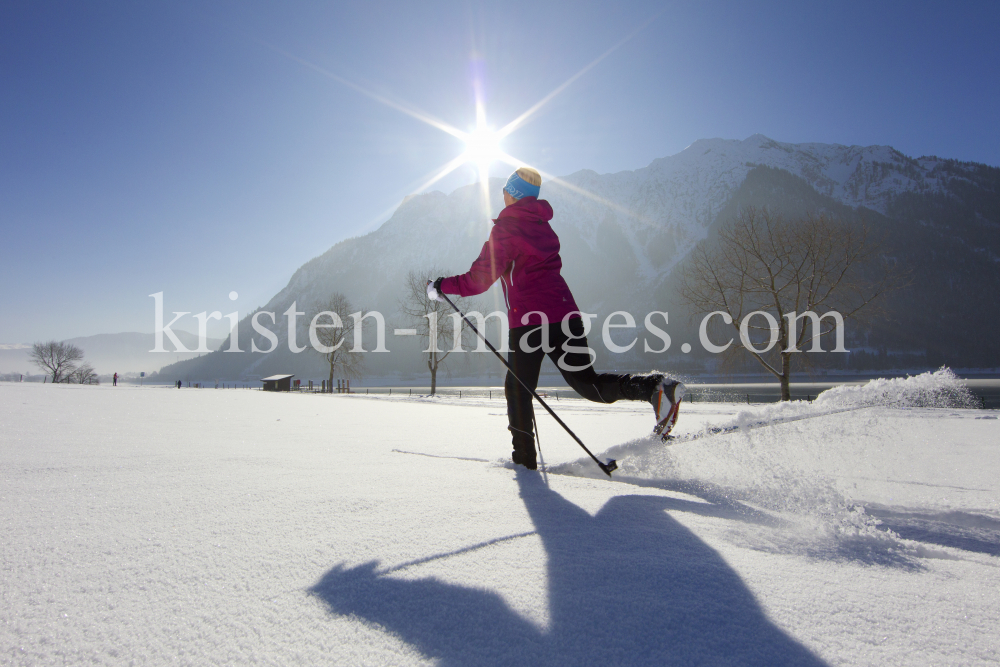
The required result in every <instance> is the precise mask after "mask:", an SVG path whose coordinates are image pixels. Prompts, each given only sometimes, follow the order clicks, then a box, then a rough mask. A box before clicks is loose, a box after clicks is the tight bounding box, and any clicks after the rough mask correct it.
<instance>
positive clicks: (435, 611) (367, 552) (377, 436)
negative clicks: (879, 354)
mask: <svg viewBox="0 0 1000 667" xmlns="http://www.w3.org/2000/svg"><path fill="white" fill-rule="evenodd" d="M964 404H965V403H964V399H963V397H962V393H961V387H960V385H959V383H958V382H957V381H956V380H955V379H954V376H952V375H950V373H948V372H947V371H941V372H938V373H935V374H927V375H922V376H917V377H914V378H909V379H906V380H895V381H875V382H872V383H869V384H868V385H865V386H863V387H850V388H839V389H835V390H831V391H828V392H825V393H824V394H822V395H821V396H820V398H819V399H817V400H816V401H813V402H812V403H798V402H796V403H791V404H782V405H766V406H764V405H762V406H746V405H736V404H724V403H685V404H684V405H682V408H681V416H680V421H679V423H678V427H677V429H676V433H677V435H678V436H679V437H678V440H677V441H676V442H675V444H673V445H670V446H664V445H662V444H659V443H658V442H657V441H654V440H652V439H650V438H648V437H646V436H647V434H648V431H649V430H650V428H651V427H652V422H653V420H652V415H651V412H652V411H651V409H650V408H649V407H648V406H646V405H642V404H629V403H619V404H615V405H608V406H601V405H594V404H589V403H586V402H584V401H560V402H558V403H557V404H554V407H555V408H556V410H557V411H558V412H559V414H560V416H562V417H563V419H564V420H566V422H567V423H568V424H569V425H570V426H571V427H572V428H574V430H576V431H577V433H578V434H580V435H581V437H582V438H583V440H584V442H586V443H587V445H588V446H589V447H591V448H592V449H593V450H594V451H595V452H602V453H603V454H601V458H602V459H603V458H606V457H608V456H611V457H614V458H616V459H617V460H618V463H619V466H620V469H619V470H618V471H617V472H616V473H615V478H614V480H608V479H607V478H606V477H604V475H603V474H602V473H601V472H600V471H599V470H598V469H597V468H596V466H594V465H593V463H592V462H588V461H589V460H581V453H582V452H581V451H580V449H579V448H578V447H577V446H576V444H575V443H573V441H572V440H570V438H569V437H568V436H566V435H565V434H564V433H563V432H562V431H561V430H560V429H559V427H558V425H556V424H555V423H554V422H553V421H552V420H551V419H550V418H549V417H548V416H547V415H545V414H544V413H542V411H541V410H538V411H537V412H538V421H539V429H540V438H541V446H542V458H543V460H544V462H545V467H546V469H547V471H545V472H537V473H531V472H526V471H523V470H515V469H514V468H513V467H512V466H511V465H510V464H509V463H507V457H508V455H509V449H510V448H509V444H508V443H509V438H508V432H507V430H506V412H505V406H504V403H503V401H502V400H500V399H493V400H488V399H468V398H466V399H462V400H459V399H456V398H442V397H438V398H429V397H397V396H392V397H388V396H384V395H382V396H371V397H365V396H359V395H350V396H348V395H338V394H333V395H330V394H273V393H264V392H259V391H243V390H228V391H227V390H212V389H201V390H196V389H187V388H185V389H181V390H177V389H169V388H161V387H145V388H138V387H117V388H113V387H110V386H107V385H102V386H96V387H90V386H69V385H39V384H27V383H25V384H13V383H3V384H0V527H2V531H3V539H2V540H0V557H2V558H0V562H2V575H0V576H2V579H0V663H3V664H15V665H48V664H108V665H119V664H151V665H157V664H191V665H206V664H234V665H235V664H241V665H242V664H265V665H294V664H301V665H318V664H340V665H385V664H406V665H411V664H439V665H478V664H495V665H507V664H512V665H513V664H543V665H632V664H635V665H693V664H705V665H721V664H732V665H747V664H755V665H824V664H826V665H886V664H892V665H928V664H935V665H993V664H997V663H998V662H1000V639H998V637H1000V608H998V606H997V603H996V601H997V596H998V592H1000V475H998V471H1000V420H998V419H997V416H998V412H997V411H991V410H978V409H972V408H967V407H962V406H963V405H964ZM942 405H945V406H948V407H941V406H942ZM727 426H729V427H731V426H738V427H740V428H735V429H733V430H732V431H731V432H723V433H713V431H712V429H713V428H716V429H717V428H718V427H727Z"/></svg>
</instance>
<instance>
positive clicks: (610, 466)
mask: <svg viewBox="0 0 1000 667" xmlns="http://www.w3.org/2000/svg"><path fill="white" fill-rule="evenodd" d="M438 295H439V296H440V297H441V298H442V299H444V300H445V301H446V302H447V303H448V305H449V306H451V307H452V308H454V309H455V312H456V313H458V314H459V315H461V316H462V319H463V320H465V323H466V324H468V325H469V328H470V329H472V330H473V331H474V332H475V333H476V335H477V336H479V337H480V338H481V339H482V341H483V342H484V343H486V347H488V348H490V350H491V351H492V352H493V354H495V355H496V357H497V359H499V360H500V362H501V363H502V364H503V365H504V366H506V367H507V370H508V371H510V374H511V375H512V376H513V377H514V379H515V380H517V381H518V383H520V385H521V386H522V387H524V388H525V389H527V390H528V391H529V392H531V395H532V396H533V397H534V399H535V400H536V401H538V402H539V403H541V405H542V407H543V408H545V410H546V412H548V413H549V414H550V415H552V418H553V419H555V420H556V421H557V422H559V425H560V426H562V427H563V428H564V429H566V432H567V433H569V434H570V437H572V438H573V439H574V440H576V444H578V445H580V447H582V448H583V451H585V452H587V455H588V456H589V457H590V458H592V459H594V463H596V464H597V465H598V467H600V469H601V470H603V471H604V474H605V475H607V476H608V477H611V471H612V470H617V469H618V464H617V463H616V462H615V460H614V459H608V462H607V463H603V462H602V461H601V460H600V459H599V458H597V457H596V456H594V454H593V452H591V451H590V450H589V449H587V445H585V444H583V440H580V438H578V437H577V435H576V433H573V431H572V430H571V429H570V427H569V426H566V422H564V421H563V420H562V419H559V415H557V414H556V413H555V412H553V410H552V408H550V407H549V404H548V403H546V402H545V401H543V400H542V397H541V396H539V395H538V392H536V391H535V390H534V389H532V388H531V387H529V386H528V385H526V384H525V383H524V381H523V380H522V379H521V378H519V377H517V373H515V372H514V369H513V368H511V367H510V364H509V363H507V360H506V359H504V358H503V355H502V354H500V353H499V352H497V349H496V348H495V347H493V344H492V343H490V341H488V340H486V336H484V335H483V334H482V333H480V332H479V329H477V328H476V325H474V324H473V323H472V322H470V321H469V318H468V317H467V316H466V315H465V313H463V312H462V311H461V310H459V308H458V306H456V305H455V304H454V303H452V301H451V299H449V298H448V295H447V294H445V293H444V292H438ZM537 429H538V427H537V426H536V427H535V430H536V431H537Z"/></svg>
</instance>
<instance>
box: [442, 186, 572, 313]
mask: <svg viewBox="0 0 1000 667" xmlns="http://www.w3.org/2000/svg"><path fill="white" fill-rule="evenodd" d="M551 219H552V207H551V206H550V205H549V203H548V202H547V201H545V200H544V199H536V198H535V197H525V198H523V199H519V200H517V201H516V202H514V203H513V204H511V205H510V206H508V207H507V208H505V209H504V210H502V211H500V215H499V216H498V217H497V219H496V220H494V221H493V223H494V224H493V230H492V231H491V232H490V238H489V240H488V241H486V243H484V244H483V250H482V252H480V253H479V257H478V258H477V259H476V261H475V262H473V263H472V268H470V269H469V271H468V272H467V273H463V274H462V275H460V276H452V277H450V278H445V279H444V281H442V283H441V291H442V292H444V293H445V294H458V295H459V296H473V295H475V294H482V293H483V292H485V291H486V290H488V289H489V288H490V285H492V284H493V283H495V282H496V281H497V278H499V279H500V284H501V286H502V287H503V293H504V299H505V300H506V301H507V318H508V323H509V326H510V327H511V328H514V327H519V326H525V325H528V324H534V325H537V324H540V323H541V318H540V317H539V316H538V315H532V316H531V317H530V318H528V319H524V320H523V319H522V318H524V316H525V315H527V314H528V313H531V312H532V311H539V312H542V313H544V314H545V316H546V317H547V318H548V322H549V323H550V324H554V323H557V322H561V321H562V319H563V318H564V317H565V316H566V315H568V314H570V313H572V312H574V311H576V310H579V309H578V308H577V306H576V301H574V300H573V294H572V293H571V292H570V291H569V286H568V285H567V284H566V281H565V280H564V279H563V277H562V275H561V274H560V270H561V269H562V259H560V258H559V237H558V236H556V233H555V232H554V231H552V227H551V226H550V225H549V220H551Z"/></svg>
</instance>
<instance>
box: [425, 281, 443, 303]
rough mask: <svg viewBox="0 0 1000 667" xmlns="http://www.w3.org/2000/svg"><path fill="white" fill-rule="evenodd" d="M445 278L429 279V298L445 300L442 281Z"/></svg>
mask: <svg viewBox="0 0 1000 667" xmlns="http://www.w3.org/2000/svg"><path fill="white" fill-rule="evenodd" d="M443 280H444V278H438V279H437V280H428V281H427V298H428V299H430V300H431V301H444V299H442V298H441V281H443Z"/></svg>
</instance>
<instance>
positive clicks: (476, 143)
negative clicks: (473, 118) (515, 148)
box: [465, 125, 503, 170]
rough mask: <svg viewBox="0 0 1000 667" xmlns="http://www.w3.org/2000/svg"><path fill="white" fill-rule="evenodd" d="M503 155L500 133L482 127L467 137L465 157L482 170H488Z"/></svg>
mask: <svg viewBox="0 0 1000 667" xmlns="http://www.w3.org/2000/svg"><path fill="white" fill-rule="evenodd" d="M501 155H503V151H502V150H501V149H500V133H499V132H496V131H495V130H492V129H490V128H488V127H485V126H482V125H481V126H479V127H477V128H476V129H475V130H473V131H472V132H470V133H469V134H467V135H466V136H465V157H466V159H467V160H468V161H469V162H472V163H474V164H476V165H477V166H478V167H479V168H480V169H481V170H485V169H488V168H489V166H490V164H492V163H493V162H495V161H496V160H498V159H499V158H500V156H501Z"/></svg>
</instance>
